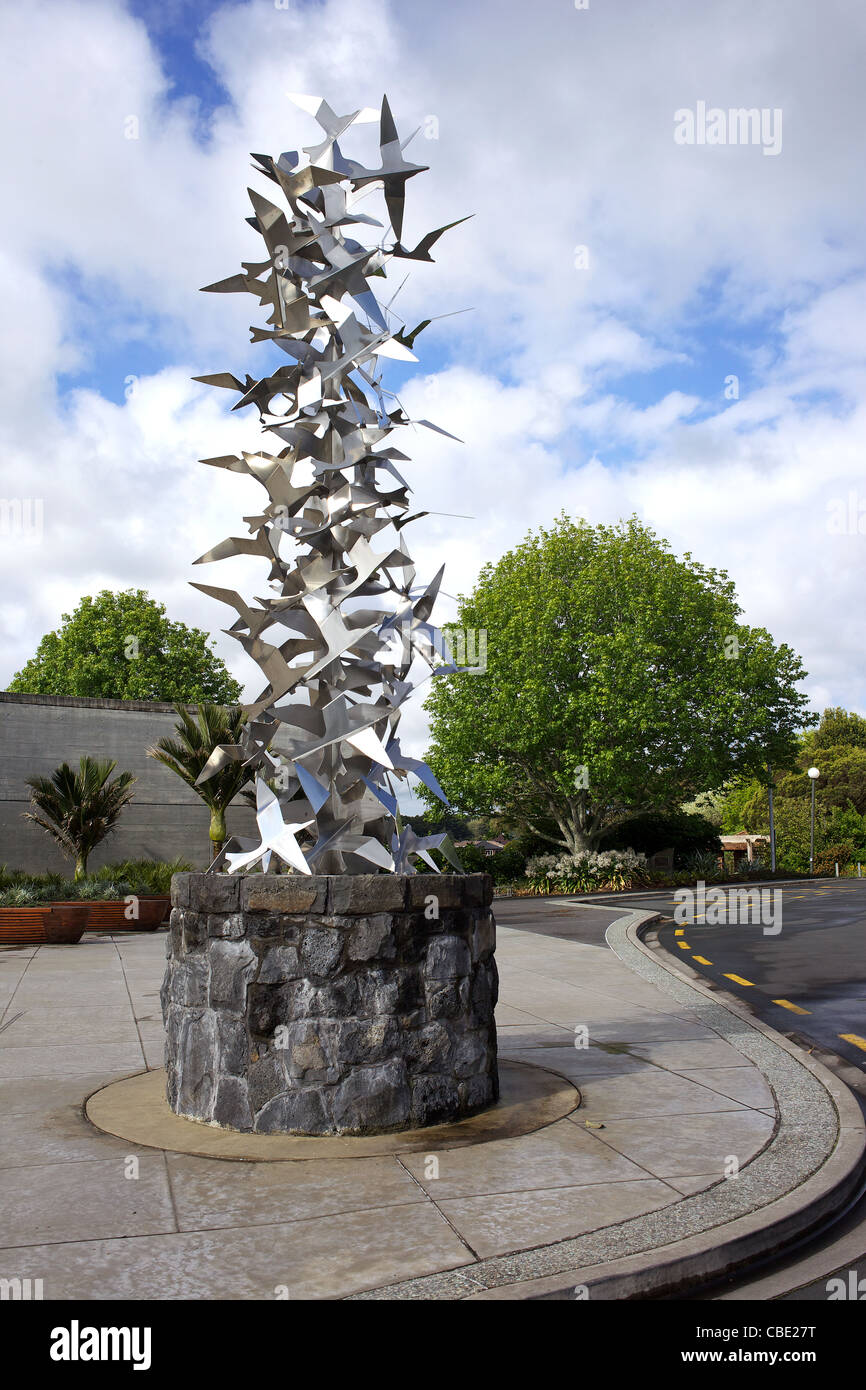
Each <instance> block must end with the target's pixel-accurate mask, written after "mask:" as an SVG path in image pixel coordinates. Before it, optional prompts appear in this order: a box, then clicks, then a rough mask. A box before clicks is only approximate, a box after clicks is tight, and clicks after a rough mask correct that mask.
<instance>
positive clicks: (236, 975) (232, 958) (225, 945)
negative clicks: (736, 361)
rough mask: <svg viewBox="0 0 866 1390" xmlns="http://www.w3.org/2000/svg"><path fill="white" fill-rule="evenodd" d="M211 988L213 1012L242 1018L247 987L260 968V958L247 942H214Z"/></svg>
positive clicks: (211, 963) (211, 957)
mask: <svg viewBox="0 0 866 1390" xmlns="http://www.w3.org/2000/svg"><path fill="white" fill-rule="evenodd" d="M208 956H209V958H210V988H209V992H208V1002H209V1004H210V1006H211V1008H212V1009H221V1010H224V1011H225V1012H227V1013H231V1014H242V1013H244V1012H245V1010H246V1005H247V987H248V985H249V983H250V981H251V980H252V978H253V975H254V974H255V972H256V968H257V966H258V963H259V962H258V957H257V956H256V955H255V952H254V951H253V950H251V948H250V946H249V943H248V942H246V941H211V943H210V946H209V948H208Z"/></svg>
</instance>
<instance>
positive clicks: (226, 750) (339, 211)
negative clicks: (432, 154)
mask: <svg viewBox="0 0 866 1390" xmlns="http://www.w3.org/2000/svg"><path fill="white" fill-rule="evenodd" d="M292 99H293V100H294V101H295V102H296V104H297V105H299V106H300V107H302V108H303V109H304V110H306V111H307V112H308V113H309V114H310V115H312V116H314V117H315V119H316V120H317V121H318V123H319V126H320V127H321V129H322V132H323V138H322V139H321V140H320V141H319V142H317V143H315V144H312V145H309V146H306V147H305V148H304V150H303V153H301V152H298V151H287V152H285V153H283V154H281V155H280V156H279V158H278V159H274V158H273V157H272V156H271V155H265V154H254V155H253V156H252V158H253V159H254V160H255V162H256V163H255V166H254V167H256V172H257V173H260V174H265V175H266V176H267V177H268V178H269V179H270V180H271V185H270V191H271V194H272V197H273V198H279V196H280V195H282V198H283V202H284V205H278V203H276V202H274V201H272V199H271V198H266V197H264V196H263V195H262V194H260V193H258V192H256V191H255V190H252V189H251V190H249V196H250V202H251V205H252V209H253V215H252V216H250V217H248V218H247V219H246V220H247V221H248V222H249V224H250V226H252V227H253V228H254V230H255V231H256V232H258V234H259V235H260V236H261V237H262V240H263V243H264V248H263V253H264V259H263V260H261V261H245V262H243V263H242V265H243V273H239V274H236V275H232V276H230V277H229V278H228V279H225V280H220V281H216V282H215V283H213V284H211V285H208V286H206V288H207V290H209V291H210V292H216V293H223V294H226V293H231V294H235V293H247V294H251V295H252V296H253V298H254V300H255V302H256V303H257V305H259V306H262V307H263V308H264V309H265V311H266V312H267V313H268V315H269V317H268V319H267V324H266V326H264V327H263V326H257V327H253V328H252V329H251V335H252V341H253V342H254V343H271V344H273V345H275V346H276V348H277V349H279V350H280V352H281V353H282V354H283V365H276V366H275V367H273V368H272V369H271V370H270V371H269V373H268V374H266V375H264V376H262V377H261V378H260V379H259V380H255V379H254V378H252V377H250V376H245V378H244V379H243V381H242V380H241V379H240V378H239V377H237V376H235V375H234V374H233V373H230V372H218V373H210V374H208V375H205V376H201V377H196V378H195V380H197V381H201V382H204V383H205V384H207V385H210V386H214V387H217V388H219V389H222V390H233V391H235V392H236V393H237V395H238V400H237V401H236V402H235V405H234V407H233V409H235V410H242V409H244V408H245V407H246V406H253V407H254V408H255V410H256V411H257V413H258V415H259V419H260V423H261V425H262V427H263V429H265V430H267V431H269V433H268V435H267V438H268V440H269V441H279V444H280V445H282V446H283V447H281V448H280V449H279V451H278V452H274V453H272V452H269V451H268V450H267V449H266V448H265V449H262V450H260V451H259V452H258V453H247V452H244V453H242V454H241V456H240V457H238V456H237V455H234V454H230V455H223V456H220V457H218V458H210V459H205V460H202V461H203V462H205V463H207V464H209V465H210V466H213V467H218V468H223V469H228V470H230V471H231V472H233V473H246V474H247V475H248V476H250V477H251V478H253V479H254V480H255V482H256V483H258V484H259V485H260V486H261V487H262V488H263V489H264V491H265V492H266V494H267V502H266V504H265V505H263V507H262V508H261V511H260V513H259V514H258V515H256V516H249V517H246V518H245V521H246V524H247V528H248V532H249V534H248V535H247V536H243V535H240V536H229V537H228V538H227V539H226V540H223V541H221V542H220V543H219V544H218V545H216V546H214V547H213V548H212V549H211V550H209V551H207V552H206V554H204V555H202V556H201V557H200V558H199V559H198V560H197V561H196V563H197V564H207V563H210V562H212V561H216V560H221V559H224V558H231V557H234V556H237V555H252V556H259V557H261V558H262V559H265V560H267V561H268V562H269V564H270V572H269V574H268V576H267V577H268V579H269V581H270V592H269V593H268V594H267V596H265V597H261V598H255V599H251V600H249V601H247V600H246V599H244V598H242V597H241V595H239V594H238V593H236V592H235V591H234V590H233V589H223V588H218V587H215V586H212V585H207V584H199V585H196V587H197V588H199V589H201V590H202V591H203V592H204V593H207V594H209V595H210V596H211V597H213V598H215V599H217V600H218V601H219V602H221V603H224V604H227V605H228V606H229V608H230V609H231V610H233V613H234V614H235V615H236V617H235V618H234V620H233V621H232V625H231V627H230V628H228V629H227V631H228V632H229V633H230V635H231V636H233V637H234V638H235V639H236V640H237V641H238V642H239V643H240V644H241V645H242V646H243V648H244V650H245V651H246V652H247V654H248V655H249V656H251V657H252V658H253V660H254V661H256V663H257V664H258V666H259V668H260V669H261V672H262V675H263V677H264V679H265V682H266V684H265V686H264V688H263V689H262V691H261V693H260V695H259V696H258V697H257V699H255V700H254V701H253V702H252V703H251V704H250V705H248V706H247V707H246V712H247V715H248V719H249V722H248V724H247V728H246V731H245V734H244V736H243V739H242V741H241V742H240V743H239V744H237V745H226V746H224V747H221V748H218V749H215V750H214V752H213V754H212V756H211V758H210V760H209V762H208V764H207V766H206V767H205V769H204V771H203V772H202V775H201V777H200V778H199V780H200V781H205V780H206V779H207V778H208V777H210V776H212V775H214V774H216V773H217V772H219V771H220V770H221V769H222V768H224V767H226V766H228V765H229V764H230V763H234V762H238V763H243V764H244V765H246V766H249V767H253V768H255V769H256V770H257V773H258V777H257V781H256V799H257V810H256V820H257V825H258V833H259V843H258V844H256V843H255V842H250V841H248V840H247V841H243V842H236V843H237V844H238V847H237V849H233V850H232V851H231V852H228V847H227V851H226V852H225V853H224V854H222V855H221V856H220V860H219V863H220V865H222V864H223V863H224V864H225V865H227V867H228V871H229V872H230V873H238V872H241V871H243V870H245V869H249V868H253V867H255V866H256V865H258V864H261V865H262V867H263V869H265V870H266V869H267V868H268V866H269V865H270V863H271V860H272V858H273V856H277V857H278V858H279V859H281V860H282V861H283V862H284V863H285V864H287V865H288V866H289V867H290V868H292V869H293V870H296V871H298V872H301V873H312V872H316V873H369V872H370V871H371V870H372V869H383V870H386V871H388V870H390V871H394V872H397V873H411V872H414V871H415V869H414V865H413V860H416V859H417V860H419V861H420V862H421V863H422V864H427V865H428V866H429V867H431V868H434V869H435V867H436V865H435V863H434V861H433V860H432V859H431V857H430V851H431V850H433V849H438V850H440V851H441V852H442V853H444V854H445V855H446V857H447V858H449V860H450V861H451V862H452V863H454V864H455V865H456V866H457V867H458V868H459V861H458V860H457V859H456V855H455V853H454V850H453V846H451V843H450V841H449V840H448V839H447V836H442V835H434V836H426V837H419V836H417V835H416V834H415V832H414V831H413V830H412V827H411V826H406V825H402V824H401V822H400V818H399V811H398V806H397V796H396V789H395V785H394V780H395V779H396V780H397V781H400V780H403V781H405V779H406V778H407V776H408V775H409V774H410V773H411V774H413V775H414V776H416V777H418V778H419V779H420V780H421V781H422V782H423V783H425V785H426V786H427V787H429V788H430V789H431V790H432V791H433V792H435V794H436V795H437V796H439V797H441V798H442V799H443V800H445V794H444V792H443V791H442V788H441V787H440V786H439V783H438V782H437V780H436V778H435V777H434V776H433V773H432V772H431V771H430V769H429V768H428V767H427V766H426V764H425V763H423V762H421V761H420V759H417V758H410V757H407V756H406V755H405V754H403V752H402V750H401V748H400V742H399V739H398V737H397V727H398V723H399V720H400V712H401V708H400V707H401V706H402V705H403V704H404V703H405V701H406V700H407V699H408V698H409V696H410V695H411V694H412V691H413V689H414V684H413V682H412V681H411V680H410V668H411V666H412V664H413V661H414V659H415V657H416V656H421V657H422V658H423V659H424V660H426V662H427V664H428V665H429V666H432V667H433V674H434V676H435V675H436V674H437V673H438V674H447V673H449V672H454V671H455V670H456V669H457V668H456V667H455V666H454V665H453V663H452V662H450V661H449V660H448V657H447V654H446V655H445V660H444V661H443V660H438V661H434V660H433V659H432V657H431V653H434V652H437V653H439V654H440V657H441V656H442V655H443V654H445V653H446V652H447V649H446V648H445V644H444V640H443V639H442V634H441V633H440V632H439V630H438V629H437V628H434V627H433V626H432V625H431V623H430V614H431V610H432V607H433V603H434V600H435V598H436V594H437V591H438V588H439V583H440V580H441V571H440V573H439V574H438V575H437V576H436V577H435V578H434V580H433V581H432V583H430V584H429V585H427V587H426V588H424V589H421V590H419V588H418V586H417V584H416V577H415V566H414V564H413V563H412V559H411V556H410V555H409V552H408V550H407V549H406V546H405V542H404V539H403V536H404V528H405V527H407V526H408V524H409V523H410V522H411V521H414V520H417V519H418V518H419V517H421V516H424V515H426V513H425V512H416V513H412V512H411V510H410V503H409V487H408V484H407V483H406V480H405V479H404V478H403V477H402V475H401V474H400V472H399V471H398V469H397V467H396V464H397V463H398V462H399V463H404V462H408V458H407V455H406V454H404V453H402V452H401V451H400V450H399V449H397V448H395V447H394V446H393V443H392V441H391V436H392V435H393V433H394V431H395V430H397V429H400V428H405V427H406V426H408V425H410V424H411V423H412V422H411V421H409V419H408V418H407V417H406V415H405V414H404V412H403V411H402V410H401V409H399V408H397V409H393V410H390V411H389V410H387V409H386V406H385V404H384V396H385V394H386V393H383V389H382V387H381V379H380V369H379V365H378V364H379V359H380V358H381V359H383V360H387V359H393V358H396V359H398V360H403V361H416V360H417V359H416V358H415V357H414V354H413V353H412V351H411V346H412V338H413V337H414V335H415V333H417V332H419V331H420V325H419V328H418V329H416V330H413V333H412V334H409V335H407V334H406V332H405V329H404V328H403V326H402V324H401V321H400V320H395V319H394V315H393V314H392V313H391V312H390V311H389V307H388V304H387V303H385V304H383V303H380V301H379V298H378V297H377V295H376V293H375V291H374V289H373V288H372V285H374V284H376V283H377V281H379V280H381V279H382V278H383V277H384V276H385V273H386V269H387V265H388V262H389V261H390V260H391V258H392V257H393V258H396V259H397V260H404V261H405V260H431V259H432V257H431V255H430V250H431V247H432V246H433V245H434V244H435V243H436V242H437V241H438V239H439V237H441V236H442V234H443V233H444V232H445V231H447V230H448V229H449V227H451V226H456V225H457V223H456V222H455V223H449V224H448V227H438V228H436V229H435V230H434V231H432V232H429V233H428V234H427V235H426V236H424V237H422V238H421V239H420V240H419V241H417V243H416V244H415V246H414V248H413V249H411V250H409V249H407V247H405V246H404V245H403V244H402V235H403V218H404V205H405V193H406V184H407V181H408V180H409V179H410V178H412V177H414V175H415V174H418V173H421V172H422V170H423V169H424V167H425V166H423V165H417V164H410V163H408V162H407V161H406V160H405V159H404V157H403V148H404V146H405V144H406V143H407V142H406V141H403V142H401V140H400V137H399V135H398V132H397V127H396V124H395V122H394V118H393V116H392V114H391V109H390V106H389V105H388V101H387V98H383V100H382V104H381V109H380V110H378V111H373V110H371V109H370V108H364V109H363V110H358V111H352V112H349V113H348V114H346V115H339V114H338V113H337V111H336V110H335V109H334V108H333V107H331V106H329V105H328V103H327V102H326V101H324V100H323V99H322V98H321V97H318V96H315V97H308V96H298V95H294V96H293V98H292ZM371 119H377V120H378V121H379V150H380V162H379V165H378V167H376V168H368V167H366V166H365V165H364V164H361V163H358V162H356V161H354V160H351V159H348V158H347V157H346V156H345V155H344V154H343V152H342V150H341V149H340V146H339V144H338V140H339V139H340V138H342V137H343V136H344V135H346V134H347V133H350V132H351V129H352V127H353V126H354V125H355V124H357V123H360V122H363V121H368V120H371ZM376 187H378V188H379V189H381V192H382V193H383V195H384V199H385V204H386V206H387V209H388V217H389V219H390V223H391V229H392V232H393V236H394V241H393V243H392V244H390V245H388V244H386V243H379V244H374V245H372V246H365V245H364V244H362V243H361V242H360V241H358V240H357V239H356V236H357V235H358V234H359V232H360V231H363V229H364V228H365V227H376V228H381V227H382V223H381V222H380V221H377V220H376V218H374V217H372V216H370V215H369V214H367V213H366V212H359V211H356V208H357V204H358V201H359V199H360V198H361V197H363V196H364V194H365V192H367V191H369V190H370V189H371V188H373V189H375V188H376ZM461 220H463V219H461ZM429 321H430V320H425V323H426V322H429ZM286 358H288V359H289V361H288V364H286ZM392 399H393V398H392ZM418 423H419V424H423V425H425V426H427V427H428V428H430V429H435V430H437V431H438V432H439V433H442V434H446V431H445V430H442V429H441V427H439V426H436V425H431V424H430V422H429V421H426V420H422V421H419V422H418ZM449 437H451V438H453V436H449ZM272 447H273V445H272ZM388 528H390V537H392V538H394V539H391V538H389V529H388ZM380 533H382V539H380V538H379V537H380ZM446 804H447V803H446ZM299 836H301V837H303V839H304V840H305V842H306V843H305V844H301V843H299V840H298V838H297V837H299Z"/></svg>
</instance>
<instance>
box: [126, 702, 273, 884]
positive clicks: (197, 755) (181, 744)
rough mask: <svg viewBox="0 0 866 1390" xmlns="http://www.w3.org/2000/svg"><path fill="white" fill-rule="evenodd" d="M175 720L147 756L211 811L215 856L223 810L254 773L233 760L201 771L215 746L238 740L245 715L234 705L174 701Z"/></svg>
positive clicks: (223, 830)
mask: <svg viewBox="0 0 866 1390" xmlns="http://www.w3.org/2000/svg"><path fill="white" fill-rule="evenodd" d="M174 708H175V713H176V714H177V716H178V722H177V724H176V725H175V737H174V738H161V739H159V741H158V742H157V743H155V744H154V746H153V747H152V748H149V749H148V750H147V756H148V757H149V758H154V759H155V760H156V761H157V762H159V763H162V765H163V767H167V768H169V769H170V770H171V771H172V772H174V773H175V774H176V775H177V776H178V777H180V778H181V780H182V781H184V782H186V784H187V786H188V787H192V789H193V791H194V792H195V794H196V796H200V797H201V799H202V801H203V802H204V804H205V805H206V806H207V808H208V810H209V811H210V829H209V832H208V834H209V837H210V843H211V858H216V856H217V855H218V854H219V852H220V850H221V849H222V847H223V844H224V842H225V838H226V811H227V809H228V807H229V806H230V805H231V803H232V802H233V801H234V799H235V797H236V796H237V794H238V792H239V791H240V790H241V788H242V787H244V786H245V785H246V784H247V782H249V781H250V780H251V778H252V776H253V770H252V768H249V767H245V766H244V765H243V763H238V762H232V763H228V764H227V765H226V766H225V767H223V768H221V769H220V771H219V772H216V773H214V774H213V775H212V776H210V777H208V779H207V780H206V781H204V782H201V781H200V780H199V779H200V778H201V774H202V772H203V771H204V769H205V768H206V767H207V765H208V763H209V761H210V759H211V756H212V755H213V752H214V749H216V748H218V747H219V746H220V745H221V744H237V743H238V742H239V740H240V739H241V737H242V735H243V732H244V725H245V722H246V721H245V717H244V714H243V711H242V710H241V709H239V708H237V707H235V708H233V709H225V708H224V707H223V706H222V705H214V704H208V703H203V704H200V705H198V706H196V708H195V709H194V710H191V709H188V708H187V707H186V706H184V705H175V707H174Z"/></svg>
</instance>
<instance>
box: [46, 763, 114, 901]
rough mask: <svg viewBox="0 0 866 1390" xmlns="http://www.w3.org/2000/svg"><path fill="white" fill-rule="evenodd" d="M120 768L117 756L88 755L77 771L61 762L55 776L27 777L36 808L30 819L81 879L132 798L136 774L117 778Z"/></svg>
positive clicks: (53, 774) (52, 774) (77, 877)
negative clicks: (88, 863) (72, 864)
mask: <svg viewBox="0 0 866 1390" xmlns="http://www.w3.org/2000/svg"><path fill="white" fill-rule="evenodd" d="M116 766H117V763H116V762H115V760H114V759H112V758H106V759H98V758H90V757H87V756H84V757H83V758H81V760H80V761H79V764H78V770H77V771H76V770H75V769H74V768H71V767H70V766H69V764H68V763H61V765H60V767H58V768H55V770H54V771H53V772H52V773H51V776H50V777H28V778H26V779H25V782H26V785H27V786H28V787H29V788H30V806H31V809H30V810H29V811H25V813H24V819H25V820H29V821H32V822H33V824H34V825H38V826H39V827H40V829H41V830H44V831H45V832H46V834H48V835H50V836H51V838H52V839H53V840H54V841H55V843H56V844H58V845H59V846H60V848H61V850H62V851H63V853H64V854H66V855H68V856H69V858H70V859H72V860H73V862H74V864H75V877H76V879H81V878H83V877H84V876H85V874H86V873H87V861H88V859H89V858H90V855H91V854H92V853H93V851H94V850H95V849H96V847H97V845H100V844H102V841H103V840H105V839H106V838H107V837H108V836H109V835H111V833H112V832H113V830H114V829H115V827H116V825H117V822H118V819H119V818H120V813H121V811H122V810H123V808H124V806H126V805H127V804H128V802H129V801H130V800H131V799H132V794H133V793H132V788H133V784H134V783H135V778H134V777H133V775H132V773H131V772H120V773H118V775H117V776H116V777H114V778H112V776H111V774H112V773H113V771H114V769H115V767H116Z"/></svg>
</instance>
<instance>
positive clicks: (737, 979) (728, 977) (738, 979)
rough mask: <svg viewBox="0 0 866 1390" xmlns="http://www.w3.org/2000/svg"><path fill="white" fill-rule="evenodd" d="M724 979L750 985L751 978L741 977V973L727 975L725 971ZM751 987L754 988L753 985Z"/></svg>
mask: <svg viewBox="0 0 866 1390" xmlns="http://www.w3.org/2000/svg"><path fill="white" fill-rule="evenodd" d="M725 979H726V980H733V982H734V984H735V985H752V981H751V980H744V979H743V977H742V975H728V974H727V972H726V973H725ZM752 988H754V986H752Z"/></svg>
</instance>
